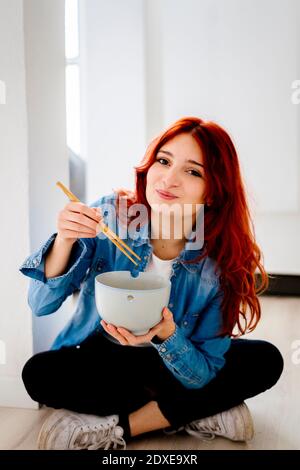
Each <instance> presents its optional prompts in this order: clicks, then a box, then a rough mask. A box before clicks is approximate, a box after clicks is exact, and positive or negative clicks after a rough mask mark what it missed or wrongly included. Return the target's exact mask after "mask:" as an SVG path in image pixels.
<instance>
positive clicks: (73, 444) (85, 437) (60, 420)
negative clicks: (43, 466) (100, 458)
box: [38, 409, 126, 450]
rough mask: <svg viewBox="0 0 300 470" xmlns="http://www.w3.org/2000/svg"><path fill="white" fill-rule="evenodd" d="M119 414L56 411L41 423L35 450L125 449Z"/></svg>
mask: <svg viewBox="0 0 300 470" xmlns="http://www.w3.org/2000/svg"><path fill="white" fill-rule="evenodd" d="M118 420H119V418H118V415H111V416H106V417H101V416H95V415H87V414H82V413H75V412H74V411H69V410H64V409H60V410H55V411H53V413H51V415H50V416H49V417H48V418H47V419H46V421H45V422H44V424H43V426H42V428H41V430H40V433H39V436H38V449H40V450H50V449H52V450H63V449H73V450H80V449H88V450H96V449H111V448H113V449H116V448H117V447H118V445H119V446H121V448H123V449H125V448H126V443H125V441H124V439H123V437H122V436H123V433H124V431H123V429H122V428H121V427H120V426H117V424H118Z"/></svg>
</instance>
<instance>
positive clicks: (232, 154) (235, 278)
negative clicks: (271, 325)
mask: <svg viewBox="0 0 300 470" xmlns="http://www.w3.org/2000/svg"><path fill="white" fill-rule="evenodd" d="M182 133H187V134H190V135H191V136H193V138H194V139H195V140H196V141H197V142H198V144H199V146H200V148H201V150H202V153H203V159H204V162H203V163H204V167H205V175H206V188H205V194H204V200H205V201H207V202H209V205H207V204H205V211H204V228H205V231H204V245H203V246H204V250H203V253H202V255H200V256H198V257H197V258H195V259H194V260H191V261H186V263H189V262H198V261H200V260H201V259H203V258H204V257H205V256H209V257H211V258H212V259H214V260H215V261H216V264H217V267H219V268H220V285H221V288H222V290H223V293H224V295H223V300H222V305H221V309H222V317H223V327H222V331H221V332H220V334H229V335H230V336H232V337H237V336H241V335H243V334H245V333H248V332H250V331H253V330H254V328H255V327H256V325H257V323H258V322H259V320H260V317H261V308H260V302H259V299H258V295H259V294H261V293H262V292H264V291H265V290H266V289H267V288H268V285H269V280H268V275H267V273H266V271H265V269H264V267H263V264H262V262H261V258H262V253H261V251H260V249H259V247H258V245H257V244H256V242H255V232H254V226H253V221H252V219H251V216H250V211H249V208H248V205H247V201H246V194H245V189H244V185H243V181H242V177H241V172H240V167H239V162H238V156H237V152H236V150H235V147H234V144H233V142H232V140H231V138H230V137H229V135H228V133H227V132H226V131H225V130H224V129H223V128H222V127H221V126H219V125H218V124H216V123H214V122H211V121H204V120H202V119H200V118H197V117H184V118H182V119H179V120H178V121H176V122H175V123H174V124H172V125H171V126H169V127H168V128H167V129H166V130H164V131H163V132H162V133H161V134H160V135H159V136H158V137H156V138H155V139H153V140H152V141H151V142H150V144H149V146H148V147H147V150H146V153H145V155H144V158H143V160H142V162H141V164H140V165H139V166H137V167H134V168H135V172H136V176H135V191H134V192H130V191H128V190H126V189H122V188H121V189H118V190H116V193H117V196H118V200H117V207H118V208H119V201H120V199H119V198H120V196H125V197H126V198H127V206H128V207H130V206H131V205H132V204H144V205H145V206H146V207H147V210H148V215H149V217H150V214H151V208H150V206H149V204H148V201H147V199H146V176H147V172H148V170H149V168H150V167H151V165H152V164H153V163H154V162H155V160H156V154H157V152H158V150H159V149H160V148H161V147H162V146H163V145H164V144H165V143H166V142H168V141H169V140H171V139H172V138H173V137H175V136H177V135H179V134H182ZM255 271H257V272H258V274H260V275H259V276H256V273H255ZM258 279H259V281H258ZM235 327H237V329H238V333H237V334H234V333H233V330H234V328H235Z"/></svg>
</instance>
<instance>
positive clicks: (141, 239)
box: [131, 223, 204, 272]
mask: <svg viewBox="0 0 300 470" xmlns="http://www.w3.org/2000/svg"><path fill="white" fill-rule="evenodd" d="M150 232H151V223H147V224H145V225H143V226H142V227H141V228H140V230H139V231H137V230H136V231H135V233H134V234H133V235H132V236H131V238H132V240H133V243H132V245H133V246H136V247H140V246H142V245H147V247H148V249H149V251H150V250H152V245H151V242H150ZM192 245H193V244H192V243H191V242H190V241H187V242H186V244H185V247H184V249H183V250H182V251H181V253H180V254H179V256H178V257H177V258H176V260H177V261H178V262H179V263H180V264H182V266H184V268H185V269H186V270H187V271H189V272H199V271H200V270H201V269H202V264H201V263H199V262H198V263H189V264H185V263H184V261H189V260H192V259H195V258H197V257H198V256H199V255H200V254H203V251H204V245H202V247H200V248H198V249H195V247H194V248H193V249H191V246H192ZM147 251H148V250H147Z"/></svg>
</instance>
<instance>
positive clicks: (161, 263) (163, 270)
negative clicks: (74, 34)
mask: <svg viewBox="0 0 300 470" xmlns="http://www.w3.org/2000/svg"><path fill="white" fill-rule="evenodd" d="M175 259H176V258H173V259H160V258H158V256H156V255H155V254H154V253H152V256H151V258H150V261H149V264H148V266H147V269H146V270H145V271H146V272H155V273H157V274H160V275H161V276H163V277H165V278H166V279H170V276H171V270H172V264H173V262H174V260H175Z"/></svg>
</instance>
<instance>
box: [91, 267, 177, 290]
mask: <svg viewBox="0 0 300 470" xmlns="http://www.w3.org/2000/svg"><path fill="white" fill-rule="evenodd" d="M112 272H120V273H127V272H130V271H124V270H123V271H107V272H105V273H100V274H97V276H96V277H95V288H96V285H97V283H98V284H99V285H102V286H104V287H106V288H108V289H112V290H118V291H124V292H136V293H142V292H147V293H148V292H150V293H154V292H159V291H160V290H163V289H166V288H170V287H171V281H170V279H165V278H164V277H163V276H161V275H160V274H158V276H159V277H160V278H161V279H162V280H163V281H164V282H166V285H165V286H162V287H157V288H156V289H147V290H143V289H129V288H127V287H126V288H125V287H124V288H123V287H113V286H107V285H106V284H102V283H101V282H100V281H98V280H97V279H98V278H99V277H100V276H103V275H104V274H108V273H112ZM143 273H144V271H142V272H141V273H140V274H143ZM149 274H150V273H149ZM151 274H152V273H151Z"/></svg>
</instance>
